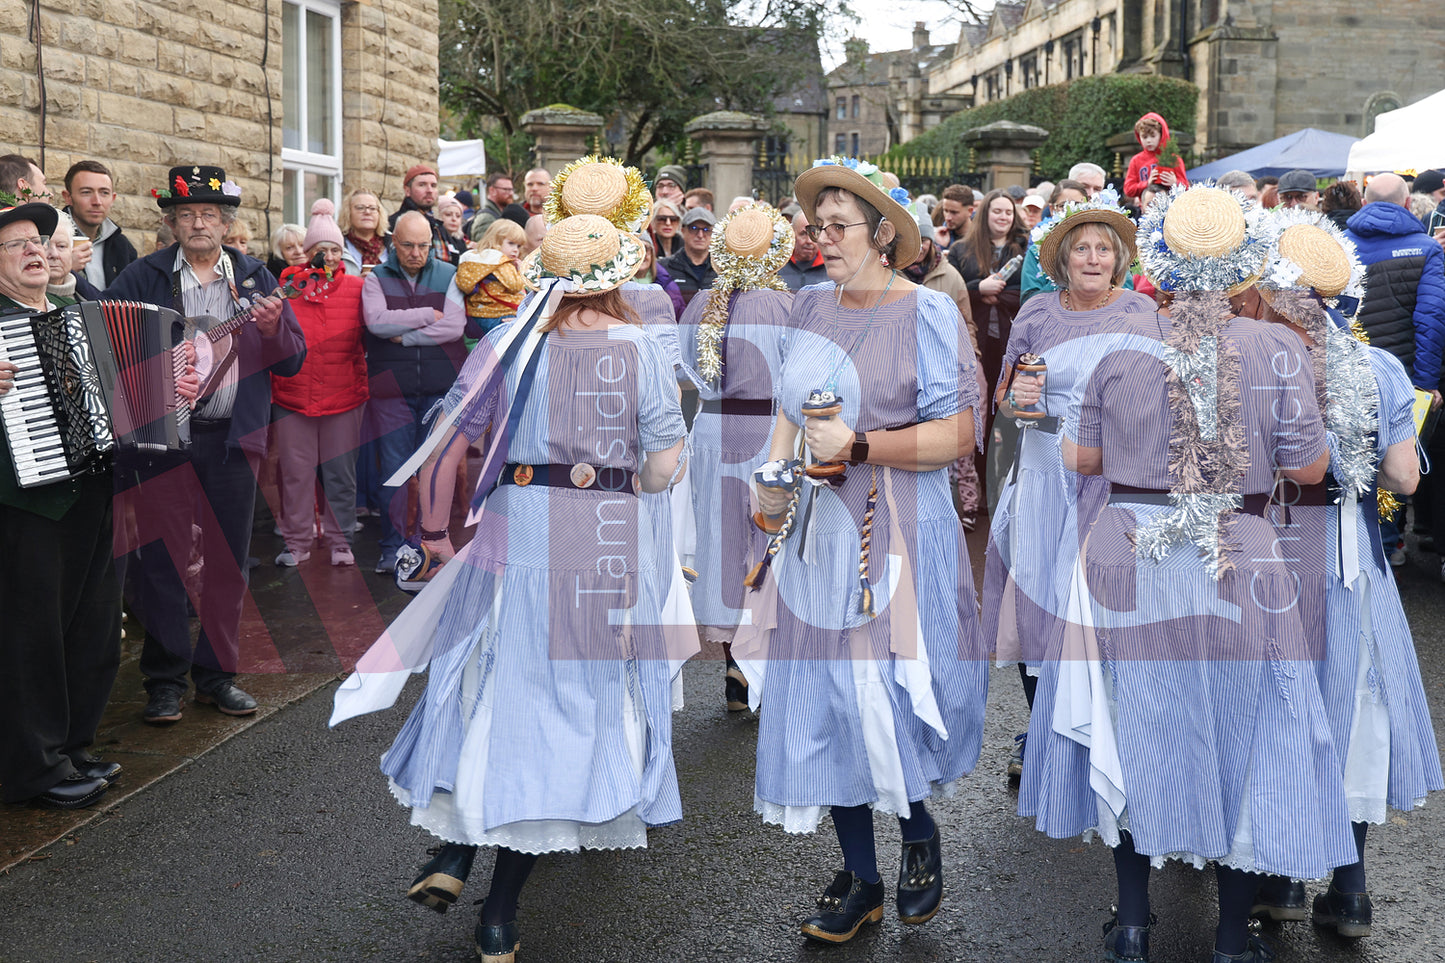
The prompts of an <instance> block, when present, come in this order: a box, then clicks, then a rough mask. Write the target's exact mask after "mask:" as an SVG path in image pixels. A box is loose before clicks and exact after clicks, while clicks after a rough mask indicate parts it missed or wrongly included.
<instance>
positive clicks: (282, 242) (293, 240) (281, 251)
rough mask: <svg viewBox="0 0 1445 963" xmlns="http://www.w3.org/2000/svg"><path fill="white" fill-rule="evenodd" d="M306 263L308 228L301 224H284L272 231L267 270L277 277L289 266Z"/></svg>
mask: <svg viewBox="0 0 1445 963" xmlns="http://www.w3.org/2000/svg"><path fill="white" fill-rule="evenodd" d="M305 263H306V228H305V227H304V226H303V225H300V224H282V225H281V226H280V227H278V228H276V230H274V231H272V232H271V256H270V257H269V258H267V259H266V270H268V271H270V272H271V273H272V275H274V276H275V277H278V278H279V277H280V276H281V272H282V271H284V270H286V269H287V268H288V267H296V266H297V265H301V264H305Z"/></svg>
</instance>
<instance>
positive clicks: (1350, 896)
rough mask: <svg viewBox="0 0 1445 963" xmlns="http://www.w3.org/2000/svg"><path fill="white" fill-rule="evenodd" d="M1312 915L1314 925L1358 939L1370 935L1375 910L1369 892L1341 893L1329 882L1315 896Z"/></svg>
mask: <svg viewBox="0 0 1445 963" xmlns="http://www.w3.org/2000/svg"><path fill="white" fill-rule="evenodd" d="M1314 917H1315V925H1316V926H1329V927H1333V928H1334V930H1335V932H1336V933H1339V934H1340V935H1341V936H1345V937H1348V938H1350V939H1359V938H1360V937H1362V936H1369V935H1370V925H1371V924H1372V923H1373V922H1374V919H1375V911H1374V908H1373V907H1372V906H1371V905H1370V894H1369V893H1341V892H1340V891H1339V890H1337V889H1335V884H1334V883H1333V882H1331V883H1330V888H1329V889H1327V890H1325V891H1324V892H1323V893H1321V894H1320V895H1318V896H1316V897H1315V905H1314Z"/></svg>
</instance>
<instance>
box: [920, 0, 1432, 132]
mask: <svg viewBox="0 0 1445 963" xmlns="http://www.w3.org/2000/svg"><path fill="white" fill-rule="evenodd" d="M1114 72H1138V73H1154V74H1161V75H1163V76H1168V77H1181V78H1183V79H1185V80H1189V81H1192V82H1193V83H1194V84H1196V85H1197V86H1198V87H1199V91H1200V96H1199V112H1198V116H1197V117H1196V130H1197V140H1196V149H1198V150H1200V151H1201V152H1202V153H1204V154H1205V155H1206V156H1207V157H1217V156H1222V155H1225V154H1230V153H1234V152H1235V151H1238V150H1242V149H1244V148H1247V147H1253V146H1255V145H1257V144H1261V143H1264V142H1265V141H1268V140H1273V139H1274V138H1276V137H1281V136H1284V135H1285V134H1289V133H1292V132H1294V131H1296V130H1299V129H1300V128H1303V127H1317V128H1320V129H1321V130H1330V131H1335V132H1337V133H1341V134H1350V135H1353V136H1355V137H1362V136H1364V135H1366V134H1369V133H1371V132H1372V131H1373V130H1374V120H1375V115H1377V114H1380V113H1382V112H1384V111H1387V110H1393V109H1394V108H1396V107H1400V106H1403V105H1405V104H1409V103H1412V102H1414V101H1416V100H1419V99H1420V98H1422V97H1424V96H1426V95H1427V94H1431V93H1434V92H1435V91H1436V90H1438V89H1439V88H1440V86H1441V84H1442V83H1445V80H1442V78H1445V3H1441V2H1440V0H1395V2H1392V3H1389V4H1384V5H1373V6H1362V5H1360V4H1358V3H1351V2H1346V0H1027V2H1023V3H1007V2H1000V3H998V4H996V5H995V6H994V8H993V11H992V13H991V14H990V15H989V17H988V20H987V22H985V23H981V24H966V25H965V26H964V27H963V28H962V30H961V32H960V34H959V38H958V42H957V44H956V45H955V47H954V49H953V50H952V52H951V54H950V55H949V56H947V57H945V58H943V59H942V61H941V62H940V63H939V64H938V65H937V66H936V67H935V68H934V69H933V70H932V71H931V72H930V73H929V74H928V78H927V79H928V86H929V89H931V90H933V91H936V92H938V93H943V94H956V95H958V96H960V97H962V98H965V99H966V100H967V101H968V102H969V104H970V106H976V105H979V104H985V103H990V102H992V101H996V100H1002V99H1005V98H1008V97H1011V96H1013V95H1014V94H1016V93H1018V92H1019V91H1021V90H1026V89H1028V88H1030V87H1035V86H1040V85H1046V84H1055V83H1060V82H1062V81H1067V80H1071V79H1073V78H1075V77H1082V76H1091V75H1093V74H1106V73H1114Z"/></svg>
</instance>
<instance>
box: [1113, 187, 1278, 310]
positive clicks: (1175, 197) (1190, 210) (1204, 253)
mask: <svg viewBox="0 0 1445 963" xmlns="http://www.w3.org/2000/svg"><path fill="white" fill-rule="evenodd" d="M1262 216H1263V212H1262V211H1260V210H1259V209H1257V208H1251V207H1250V206H1249V205H1248V204H1247V203H1246V201H1245V198H1244V195H1243V194H1239V193H1236V192H1234V191H1228V190H1225V189H1223V188H1220V187H1215V186H1213V185H1212V184H1208V183H1206V184H1195V185H1193V186H1190V187H1183V186H1180V187H1175V188H1174V189H1173V190H1171V191H1170V192H1169V193H1168V194H1165V195H1162V196H1159V197H1156V198H1155V199H1154V201H1153V202H1152V203H1151V204H1150V205H1149V209H1148V210H1147V211H1146V212H1145V213H1144V216H1143V217H1142V218H1140V220H1139V227H1138V231H1137V235H1136V239H1137V243H1138V247H1139V264H1140V265H1141V266H1142V267H1143V268H1144V273H1145V274H1147V275H1149V280H1150V281H1152V282H1154V286H1155V287H1157V288H1158V289H1159V290H1161V291H1170V292H1176V293H1181V292H1186V291H1223V292H1225V293H1226V294H1237V293H1238V292H1240V291H1243V290H1244V289H1245V288H1248V287H1249V286H1250V285H1252V284H1254V282H1255V279H1256V278H1258V277H1259V272H1260V271H1261V270H1262V269H1263V267H1264V258H1265V254H1266V253H1267V252H1268V243H1267V242H1266V241H1264V240H1263V239H1262V238H1261V237H1259V235H1258V230H1257V227H1258V222H1259V219H1260V218H1261V217H1262Z"/></svg>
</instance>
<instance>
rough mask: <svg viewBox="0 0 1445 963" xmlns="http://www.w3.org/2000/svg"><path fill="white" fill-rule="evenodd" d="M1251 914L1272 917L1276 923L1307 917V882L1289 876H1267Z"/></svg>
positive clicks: (1251, 908)
mask: <svg viewBox="0 0 1445 963" xmlns="http://www.w3.org/2000/svg"><path fill="white" fill-rule="evenodd" d="M1249 915H1250V916H1253V917H1257V918H1258V919H1272V920H1274V921H1275V922H1276V923H1283V922H1286V921H1289V920H1302V919H1305V918H1306V917H1307V916H1308V915H1309V903H1308V902H1307V897H1306V895H1305V884H1304V883H1301V882H1300V881H1299V880H1297V879H1290V878H1289V877H1287V876H1267V877H1265V879H1264V882H1262V883H1260V884H1259V894H1258V895H1256V896H1255V898H1254V905H1253V906H1252V907H1250V910H1249Z"/></svg>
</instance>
